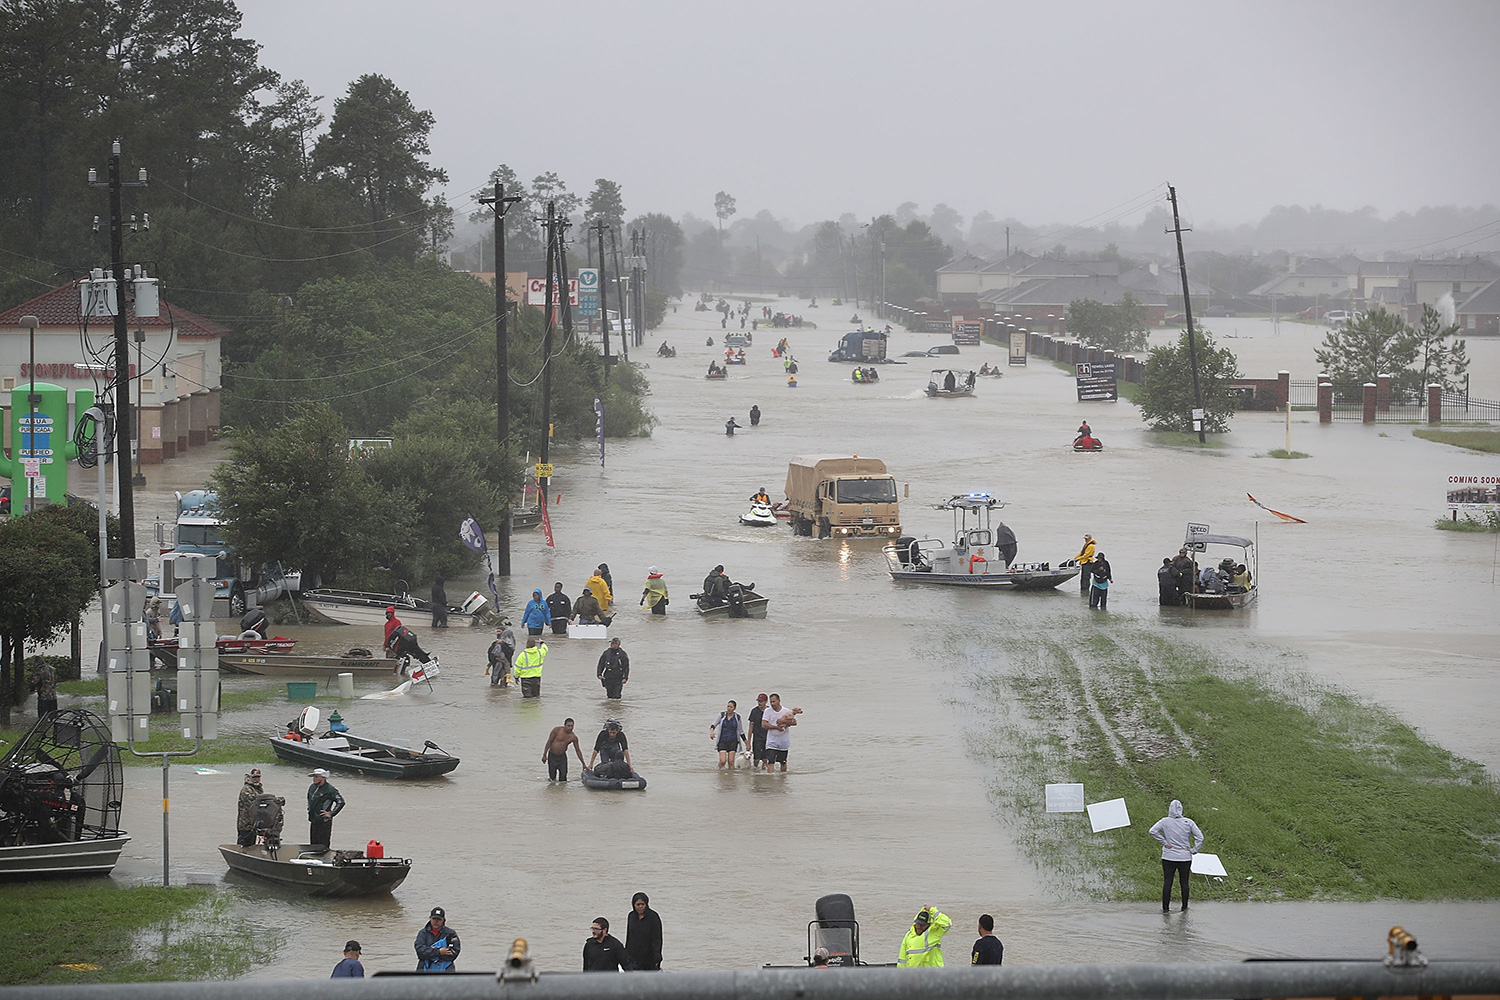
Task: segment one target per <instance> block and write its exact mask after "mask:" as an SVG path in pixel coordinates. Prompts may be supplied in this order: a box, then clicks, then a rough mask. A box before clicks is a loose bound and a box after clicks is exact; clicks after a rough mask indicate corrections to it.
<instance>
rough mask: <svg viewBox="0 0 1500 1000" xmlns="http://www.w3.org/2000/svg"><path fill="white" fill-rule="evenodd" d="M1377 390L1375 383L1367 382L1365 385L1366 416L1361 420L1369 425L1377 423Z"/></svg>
mask: <svg viewBox="0 0 1500 1000" xmlns="http://www.w3.org/2000/svg"><path fill="white" fill-rule="evenodd" d="M1375 388H1376V386H1375V383H1374V382H1366V383H1365V384H1364V390H1365V398H1364V414H1363V415H1362V416H1361V418H1360V419H1361V420H1363V421H1364V422H1365V423H1367V424H1373V423H1374V422H1375Z"/></svg>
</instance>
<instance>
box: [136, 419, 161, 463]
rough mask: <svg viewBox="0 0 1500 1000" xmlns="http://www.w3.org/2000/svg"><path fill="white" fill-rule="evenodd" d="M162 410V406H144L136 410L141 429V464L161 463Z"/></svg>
mask: <svg viewBox="0 0 1500 1000" xmlns="http://www.w3.org/2000/svg"><path fill="white" fill-rule="evenodd" d="M161 411H162V408H161V407H160V406H144V407H142V408H141V409H139V410H137V411H136V414H137V419H138V420H139V421H140V431H141V464H142V465H160V464H161V440H162V439H161Z"/></svg>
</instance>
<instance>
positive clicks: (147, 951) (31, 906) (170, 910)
mask: <svg viewBox="0 0 1500 1000" xmlns="http://www.w3.org/2000/svg"><path fill="white" fill-rule="evenodd" d="M0 924H3V925H4V926H6V927H9V928H11V929H12V930H11V933H9V934H8V935H7V937H8V941H7V946H6V948H5V949H4V951H3V953H0V982H3V983H6V984H8V985H20V984H48V985H62V984H72V983H123V982H146V981H168V980H197V979H234V978H237V977H239V976H242V975H244V974H245V973H246V972H248V971H249V970H250V968H251V967H252V966H254V965H256V964H260V963H265V962H268V961H270V960H271V958H272V957H274V954H275V951H276V949H277V948H278V947H280V945H281V944H282V943H283V942H284V940H285V934H284V933H282V932H278V931H266V930H264V929H257V928H252V927H251V926H250V925H249V924H248V922H247V921H245V920H244V919H243V918H239V917H235V916H233V915H232V914H231V908H230V899H229V897H228V896H227V895H221V894H219V893H217V892H214V891H213V890H211V889H208V888H206V887H200V886H183V887H180V888H172V889H162V888H158V887H150V886H138V887H132V888H126V887H122V886H118V885H116V884H114V883H113V882H110V881H109V880H107V879H98V880H95V879H88V880H76V879H75V880H69V881H66V882H63V881H57V882H29V883H21V884H18V885H12V886H8V887H7V888H6V890H5V892H4V893H3V894H0ZM69 964H80V965H94V966H98V967H99V968H98V969H78V970H74V969H66V968H63V967H62V966H64V965H69Z"/></svg>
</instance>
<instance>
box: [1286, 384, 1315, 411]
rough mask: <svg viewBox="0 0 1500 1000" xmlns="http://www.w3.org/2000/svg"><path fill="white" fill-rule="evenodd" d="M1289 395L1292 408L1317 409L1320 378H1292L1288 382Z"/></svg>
mask: <svg viewBox="0 0 1500 1000" xmlns="http://www.w3.org/2000/svg"><path fill="white" fill-rule="evenodd" d="M1287 396H1288V397H1290V400H1291V404H1292V409H1294V410H1296V409H1301V408H1303V407H1306V408H1308V409H1316V408H1317V405H1318V380H1317V379H1292V380H1291V381H1290V382H1288V383H1287Z"/></svg>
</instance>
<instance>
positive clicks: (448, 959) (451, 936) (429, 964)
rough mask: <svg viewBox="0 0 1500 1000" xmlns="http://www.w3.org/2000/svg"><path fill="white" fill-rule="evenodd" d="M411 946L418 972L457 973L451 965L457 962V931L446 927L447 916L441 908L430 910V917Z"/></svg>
mask: <svg viewBox="0 0 1500 1000" xmlns="http://www.w3.org/2000/svg"><path fill="white" fill-rule="evenodd" d="M412 946H413V947H414V948H416V950H417V971H418V972H455V971H457V970H455V969H454V968H453V963H454V962H456V961H457V960H458V951H459V947H460V945H459V941H458V931H456V930H454V929H453V928H451V927H449V926H448V914H447V913H445V912H443V908H442V907H441V906H434V907H433V908H432V915H431V916H429V917H428V918H427V923H425V924H423V925H422V929H421V930H419V931H417V939H416V941H414V942H412Z"/></svg>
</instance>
